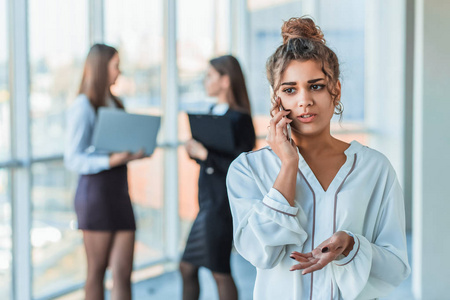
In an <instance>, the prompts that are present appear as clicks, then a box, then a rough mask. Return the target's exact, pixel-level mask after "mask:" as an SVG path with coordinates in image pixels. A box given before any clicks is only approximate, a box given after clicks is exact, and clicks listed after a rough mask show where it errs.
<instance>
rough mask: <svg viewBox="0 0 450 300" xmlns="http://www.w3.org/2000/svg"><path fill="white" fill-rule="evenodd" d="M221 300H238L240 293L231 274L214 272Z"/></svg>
mask: <svg viewBox="0 0 450 300" xmlns="http://www.w3.org/2000/svg"><path fill="white" fill-rule="evenodd" d="M213 277H214V279H215V280H216V283H217V290H218V292H219V299H220V300H237V299H238V292H237V288H236V285H235V284H234V280H233V277H231V274H225V273H216V272H213Z"/></svg>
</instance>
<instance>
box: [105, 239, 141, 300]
mask: <svg viewBox="0 0 450 300" xmlns="http://www.w3.org/2000/svg"><path fill="white" fill-rule="evenodd" d="M134 238H135V232H134V231H117V232H116V233H115V234H114V239H113V243H112V249H111V256H110V260H109V265H110V267H111V271H112V277H113V288H112V291H111V299H112V300H119V299H120V300H131V272H132V271H133V254H134Z"/></svg>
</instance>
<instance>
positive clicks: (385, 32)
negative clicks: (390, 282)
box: [364, 0, 409, 201]
mask: <svg viewBox="0 0 450 300" xmlns="http://www.w3.org/2000/svg"><path fill="white" fill-rule="evenodd" d="M405 1H406V0H394V1H392V0H380V1H366V24H365V25H366V29H365V39H366V45H365V53H366V55H365V68H366V70H365V75H366V80H365V82H364V83H365V120H366V125H367V127H368V128H369V130H370V131H371V132H373V135H372V136H371V138H370V141H369V145H370V146H371V147H372V148H374V149H376V150H379V151H381V152H382V153H383V154H385V155H386V156H387V157H388V158H389V160H390V161H391V163H392V165H393V166H394V169H395V171H396V172H397V175H398V178H399V181H400V183H402V182H403V152H404V148H403V147H404V144H403V133H404V118H405V116H404V102H405V92H404V91H405V90H404V88H405V60H404V57H405V34H406V11H405V8H406V2H405ZM405 200H406V201H409V200H408V199H405Z"/></svg>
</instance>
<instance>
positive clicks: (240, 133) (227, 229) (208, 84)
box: [180, 55, 256, 300]
mask: <svg viewBox="0 0 450 300" xmlns="http://www.w3.org/2000/svg"><path fill="white" fill-rule="evenodd" d="M204 84H205V89H206V92H207V93H208V95H209V96H212V97H217V99H218V101H217V104H215V105H213V106H212V107H211V109H210V113H211V114H214V115H223V116H225V117H227V118H230V119H231V122H232V124H233V130H234V136H235V149H234V153H232V154H228V153H222V152H219V151H213V150H209V149H206V148H205V147H204V146H203V145H202V144H201V143H199V142H198V141H195V140H190V141H188V142H187V143H186V150H187V152H188V154H189V156H190V157H191V158H192V159H195V160H196V161H197V162H198V163H199V164H200V177H199V181H198V200H199V207H200V211H199V213H198V215H197V218H196V219H195V221H194V224H193V226H192V229H191V232H190V234H189V238H188V241H187V244H186V249H185V252H184V254H183V257H182V259H181V263H180V271H181V275H182V277H183V299H184V300H192V299H198V297H199V294H200V286H199V281H198V269H199V267H206V268H208V269H209V270H211V272H212V274H213V277H214V279H215V281H216V283H217V289H218V293H219V298H220V299H221V300H225V299H237V289H236V285H235V283H234V281H233V278H232V277H231V270H230V253H231V247H232V241H233V225H232V218H231V212H230V206H229V203H228V197H227V190H226V175H227V171H228V167H229V166H230V164H231V162H232V161H233V160H234V159H235V158H236V157H237V156H238V155H239V154H240V153H242V152H245V151H250V150H252V149H253V147H254V145H255V139H256V138H255V130H254V128H253V123H252V118H251V114H250V102H249V100H248V94H247V89H246V86H245V79H244V76H243V74H242V70H241V67H240V65H239V62H238V61H237V60H236V58H234V57H233V56H230V55H226V56H221V57H218V58H215V59H212V60H211V61H210V66H209V69H208V73H207V76H206V78H205V83H204Z"/></svg>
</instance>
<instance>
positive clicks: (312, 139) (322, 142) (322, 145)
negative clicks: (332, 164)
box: [292, 128, 336, 154]
mask: <svg viewBox="0 0 450 300" xmlns="http://www.w3.org/2000/svg"><path fill="white" fill-rule="evenodd" d="M329 129H330V128H328V130H327V129H325V130H323V131H322V132H321V133H318V134H316V135H302V134H300V133H298V132H295V131H292V138H293V139H294V142H295V145H296V146H297V147H298V150H299V151H300V152H301V153H316V154H318V153H321V152H323V151H326V150H329V149H330V148H333V147H334V146H335V141H336V139H335V138H333V137H332V136H331V134H330V130H329Z"/></svg>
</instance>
